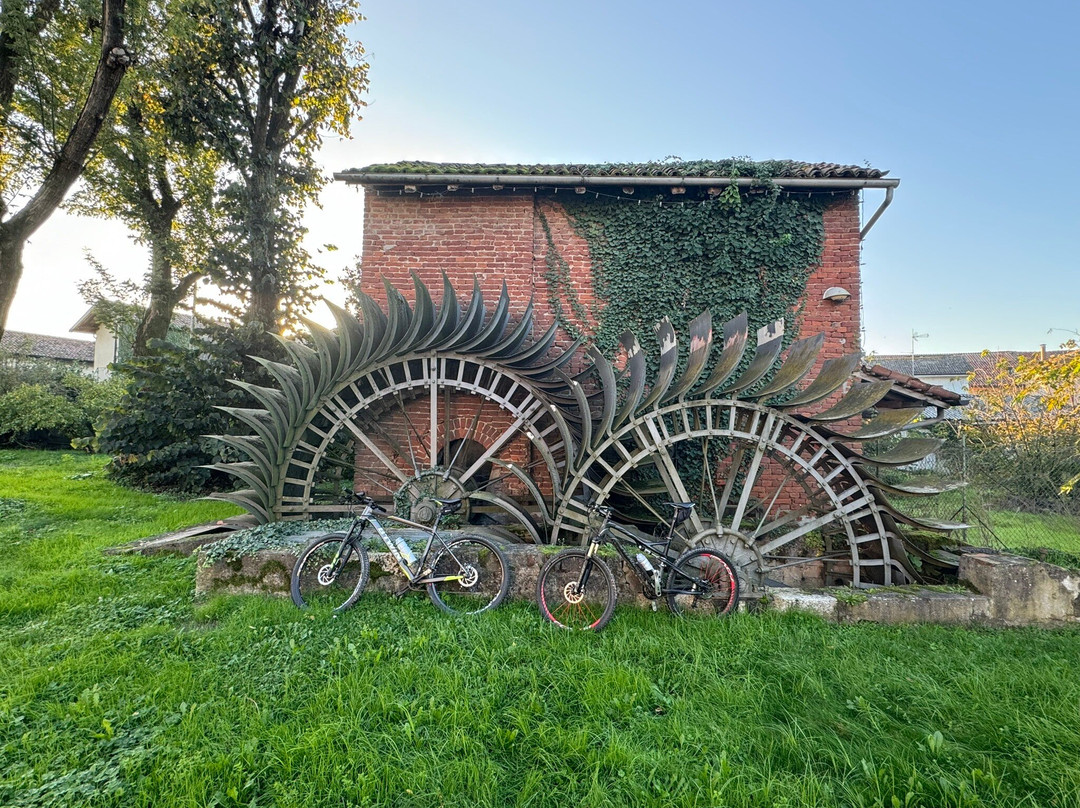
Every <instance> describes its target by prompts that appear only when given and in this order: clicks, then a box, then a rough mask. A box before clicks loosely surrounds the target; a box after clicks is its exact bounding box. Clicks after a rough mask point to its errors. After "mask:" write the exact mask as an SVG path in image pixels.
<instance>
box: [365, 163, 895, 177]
mask: <svg viewBox="0 0 1080 808" xmlns="http://www.w3.org/2000/svg"><path fill="white" fill-rule="evenodd" d="M345 173H347V174H418V175H423V174H441V175H467V174H485V175H486V174H491V175H502V176H508V175H521V176H556V177H557V176H571V177H724V178H729V177H759V178H762V179H764V178H767V177H778V178H831V179H878V178H880V177H884V176H885V175H886V174H888V172H887V171H881V170H879V169H876V168H870V167H863V166H852V165H839V164H837V163H802V162H797V161H794V160H764V161H761V162H755V161H753V160H748V159H743V158H734V159H730V160H662V161H655V162H648V163H556V164H537V165H521V164H508V163H429V162H426V161H422V160H407V161H402V162H399V163H381V164H375V165H370V166H365V167H363V168H354V169H350V170H349V171H347V172H345Z"/></svg>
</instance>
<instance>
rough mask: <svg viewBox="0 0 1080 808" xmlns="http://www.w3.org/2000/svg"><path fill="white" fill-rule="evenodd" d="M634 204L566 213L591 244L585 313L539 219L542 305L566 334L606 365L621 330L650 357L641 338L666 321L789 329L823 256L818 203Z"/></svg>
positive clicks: (762, 194) (761, 193) (773, 198)
mask: <svg viewBox="0 0 1080 808" xmlns="http://www.w3.org/2000/svg"><path fill="white" fill-rule="evenodd" d="M740 165H741V164H740ZM747 165H754V164H747ZM768 168H769V164H764V168H760V169H759V170H760V171H765V170H766V169H768ZM733 170H734V169H733ZM740 170H743V171H745V170H746V166H742V167H741V168H740ZM743 175H745V174H743ZM763 181H764V180H763ZM732 188H735V186H734V185H729V186H728V189H732ZM635 201H636V200H635ZM635 201H628V200H613V199H607V198H603V197H601V198H596V199H588V198H586V199H582V200H573V201H571V202H568V203H565V204H564V209H565V211H566V215H567V216H568V217H569V219H570V221H571V223H572V224H573V227H574V230H575V232H576V233H577V234H578V235H579V236H581V237H582V238H584V239H585V241H586V242H587V243H588V245H589V254H590V257H591V260H592V267H593V274H594V282H595V288H596V294H597V297H598V298H599V301H600V303H601V306H598V310H594V311H587V310H586V307H585V306H584V305H583V304H582V303H581V301H580V299H579V298H578V296H577V294H576V292H575V290H574V289H573V287H572V285H571V283H570V277H569V269H568V267H567V264H566V261H565V260H564V259H563V258H562V257H561V256H560V255H559V254H558V251H557V250H556V249H555V245H554V240H553V239H552V237H551V232H550V225H549V223H548V222H547V219H546V217H545V216H544V214H543V211H542V210H541V216H540V218H541V225H542V227H543V228H544V230H545V233H546V235H547V238H548V251H547V256H546V261H547V267H548V269H547V273H546V279H547V282H548V287H549V289H550V290H551V300H550V301H549V302H550V304H551V306H552V308H553V309H554V311H555V312H556V316H557V318H558V320H559V322H560V323H561V324H562V325H563V327H564V328H566V329H567V331H568V332H569V333H571V334H572V335H574V336H581V335H583V333H584V335H585V336H590V337H591V338H592V339H594V340H595V342H596V344H597V346H598V347H599V348H600V350H601V351H603V352H604V353H605V354H606V355H608V356H614V353H615V351H616V349H617V346H618V339H619V337H620V335H621V334H622V332H623V331H625V330H626V329H630V330H631V331H633V332H634V333H635V334H637V335H638V338H639V339H641V340H642V346H643V347H644V348H645V349H646V350H647V351H649V350H650V349H653V350H654V346H652V345H651V344H650V343H651V341H650V340H649V339H648V338H647V337H648V335H650V334H651V332H652V328H653V326H654V324H655V323H656V322H657V321H658V320H659V319H660V318H662V317H664V316H667V317H669V318H671V321H672V324H673V326H674V327H675V331H676V333H680V334H685V333H686V326H687V325H688V323H689V322H690V320H691V319H693V318H694V317H696V316H697V315H698V314H700V313H701V312H702V311H704V310H706V309H708V310H710V311H711V312H712V316H713V322H714V323H715V324H719V323H723V322H724V321H726V320H728V319H730V318H731V317H734V316H736V315H737V314H738V313H740V312H742V311H745V312H747V314H748V315H749V317H750V323H751V330H752V331H753V330H754V329H757V328H760V327H761V326H764V325H767V324H768V323H771V322H773V321H774V320H777V319H780V318H782V317H783V318H787V319H789V320H790V315H791V311H792V309H793V308H794V307H795V306H796V305H797V303H798V301H799V298H800V296H801V295H802V294H803V292H804V291H805V288H806V281H807V278H808V277H809V275H810V272H811V271H812V270H813V269H814V267H815V266H816V264H817V262H818V261H819V260H820V257H821V250H822V246H823V243H824V224H823V222H822V211H823V209H824V206H825V204H826V203H825V202H823V201H821V200H819V199H817V198H809V199H807V198H796V197H790V196H783V195H781V194H780V193H779V192H778V190H777V189H776V188H775V187H772V186H766V187H765V188H763V189H760V190H757V191H755V192H753V193H746V194H740V193H738V191H737V189H736V191H734V192H732V193H723V194H721V196H720V197H719V198H717V199H715V200H712V201H708V200H705V201H698V200H691V201H688V202H686V203H671V202H670V201H668V202H663V201H662V200H661V199H660V198H658V199H657V200H643V202H644V204H635ZM794 325H795V324H792V323H790V322H789V324H788V328H787V331H786V334H785V337H786V338H787V339H788V340H789V341H790V339H792V338H793V337H794V336H795V334H796V333H797V330H798V329H797V327H794Z"/></svg>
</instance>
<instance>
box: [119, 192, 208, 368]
mask: <svg viewBox="0 0 1080 808" xmlns="http://www.w3.org/2000/svg"><path fill="white" fill-rule="evenodd" d="M178 210H180V205H179V203H177V202H175V201H174V200H172V199H171V197H170V198H169V199H167V200H166V201H165V202H163V203H161V205H160V207H159V208H158V210H157V212H156V213H155V214H151V217H150V218H151V221H150V223H149V227H150V231H151V232H150V290H149V291H150V305H149V306H147V308H146V313H145V314H143V318H142V320H140V321H139V327H138V328H137V329H136V331H135V343H134V345H132V349H131V353H132V356H133V357H138V356H148V355H150V354H151V353H153V351H151V350H150V348H149V346H148V343H149V342H150V340H152V339H166V338H167V337H168V335H169V326H170V325H172V319H173V310H174V309H175V308H176V304H177V303H179V302H180V301H181V300H182V299H183V298H184V295H186V294H187V293H188V290H189V289H191V286H192V284H193V283H195V281H196V280H197V279H198V278H199V273H196V272H192V273H190V274H188V275H187V276H186V277H185V278H184V279H183V280H181V281H180V282H179V283H177V284H175V285H174V284H173V261H172V257H173V256H172V223H173V220H174V219H175V218H176V212H177V211H178ZM192 314H194V312H193V313H192Z"/></svg>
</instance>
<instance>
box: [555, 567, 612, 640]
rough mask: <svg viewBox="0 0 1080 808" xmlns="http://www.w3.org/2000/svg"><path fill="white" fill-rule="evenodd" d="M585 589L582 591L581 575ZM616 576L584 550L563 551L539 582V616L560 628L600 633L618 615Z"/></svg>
mask: <svg viewBox="0 0 1080 808" xmlns="http://www.w3.org/2000/svg"><path fill="white" fill-rule="evenodd" d="M583 571H584V572H585V575H584V578H585V585H584V587H580V586H579V583H580V581H581V579H582V577H583V576H582V572H583ZM615 598H616V594H615V576H614V575H612V574H611V569H610V568H609V567H608V565H607V564H605V563H604V562H603V561H601V560H600V559H599V558H596V557H595V556H593V557H592V558H589V556H588V554H587V553H586V552H585V551H584V550H563V551H562V552H560V553H558V554H556V555H555V556H553V557H552V558H551V560H550V561H548V562H547V563H546V564H545V565H544V567H543V569H541V570H540V576H539V578H537V581H536V602H537V604H539V606H540V613H541V614H542V615H544V617H545V618H547V619H548V620H550V621H551V622H552V623H554V624H555V625H557V626H561V627H562V628H568V629H575V630H579V631H599V630H600V629H602V628H603V627H604V626H606V625H607V624H608V621H609V620H611V616H612V614H614V613H615Z"/></svg>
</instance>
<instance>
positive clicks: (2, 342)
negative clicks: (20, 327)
mask: <svg viewBox="0 0 1080 808" xmlns="http://www.w3.org/2000/svg"><path fill="white" fill-rule="evenodd" d="M0 350H3V351H4V352H6V353H10V354H14V355H16V356H28V357H33V358H35V359H60V360H63V361H67V362H93V361H94V343H93V342H88V341H86V340H82V339H72V338H70V337H52V336H48V335H46V334H27V333H25V332H23V331H5V332H4V337H3V339H0Z"/></svg>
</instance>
